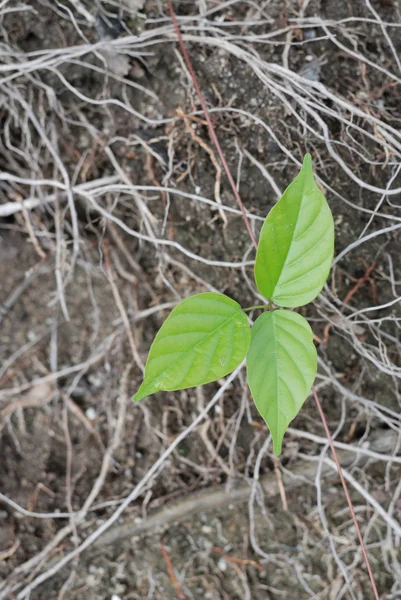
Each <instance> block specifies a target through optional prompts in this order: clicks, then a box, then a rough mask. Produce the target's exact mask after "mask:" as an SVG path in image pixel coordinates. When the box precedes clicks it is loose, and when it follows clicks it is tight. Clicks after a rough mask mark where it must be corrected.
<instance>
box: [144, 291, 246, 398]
mask: <svg viewBox="0 0 401 600" xmlns="http://www.w3.org/2000/svg"><path fill="white" fill-rule="evenodd" d="M250 340H251V332H250V327H249V325H248V320H247V317H246V315H245V313H244V312H242V310H241V307H240V305H239V304H238V303H237V302H235V301H234V300H231V298H228V297H227V296H224V295H223V294H215V293H212V292H207V293H204V294H197V295H195V296H190V297H189V298H187V299H186V300H183V301H182V302H180V304H178V306H176V307H175V308H174V309H173V310H172V312H171V313H170V315H169V316H168V317H167V319H166V321H165V322H164V323H163V325H162V327H161V329H160V330H159V332H158V333H157V335H156V337H155V339H154V342H153V344H152V346H151V348H150V352H149V356H148V360H147V362H146V366H145V378H144V381H143V383H142V385H141V387H140V388H139V390H138V391H137V393H136V394H135V396H134V398H133V400H134V401H139V400H141V399H142V398H144V397H145V396H149V395H150V394H154V393H155V392H158V391H160V390H169V391H172V390H181V389H184V388H189V387H194V386H197V385H202V384H204V383H209V382H211V381H216V379H220V377H224V375H227V374H228V373H231V371H233V370H234V369H235V368H236V367H238V365H239V364H240V363H241V362H242V361H243V360H244V358H245V356H246V353H247V351H248V348H249V343H250Z"/></svg>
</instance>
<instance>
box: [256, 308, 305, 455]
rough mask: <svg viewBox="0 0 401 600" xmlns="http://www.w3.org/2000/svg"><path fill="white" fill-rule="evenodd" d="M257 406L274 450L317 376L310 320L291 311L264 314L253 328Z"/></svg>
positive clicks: (279, 443)
mask: <svg viewBox="0 0 401 600" xmlns="http://www.w3.org/2000/svg"><path fill="white" fill-rule="evenodd" d="M246 362H247V371H248V383H249V387H250V390H251V392H252V396H253V399H254V401H255V404H256V408H257V409H258V411H259V412H260V414H261V416H262V417H263V419H264V420H265V422H266V425H267V426H268V427H269V429H270V432H271V434H272V437H273V442H274V453H275V454H276V455H278V454H280V452H281V445H282V442H283V437H284V434H285V432H286V430H287V427H288V425H289V423H290V422H291V421H292V419H294V417H296V415H297V414H298V412H299V411H300V409H301V407H302V404H303V403H304V401H305V399H306V397H307V395H308V394H309V392H310V389H311V387H312V385H313V381H314V379H315V376H316V369H317V354H316V348H315V346H314V344H313V333H312V330H311V328H310V327H309V324H308V322H307V321H306V320H305V319H304V318H303V317H302V316H301V315H299V314H297V313H295V312H292V311H289V310H275V311H274V312H265V313H263V314H262V315H261V316H260V317H259V318H258V319H257V320H256V321H255V324H254V326H253V327H252V339H251V345H250V348H249V351H248V355H247V358H246Z"/></svg>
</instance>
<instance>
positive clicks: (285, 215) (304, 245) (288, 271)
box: [255, 154, 334, 307]
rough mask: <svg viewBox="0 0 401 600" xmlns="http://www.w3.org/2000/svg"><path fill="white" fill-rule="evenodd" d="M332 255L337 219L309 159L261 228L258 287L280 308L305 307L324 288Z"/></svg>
mask: <svg viewBox="0 0 401 600" xmlns="http://www.w3.org/2000/svg"><path fill="white" fill-rule="evenodd" d="M333 254H334V223H333V217H332V214H331V211H330V208H329V206H328V204H327V202H326V199H325V197H324V196H323V194H322V192H321V191H320V189H319V188H318V186H317V185H316V183H315V180H314V178H313V171H312V159H311V156H310V154H307V155H306V156H305V159H304V164H303V166H302V169H301V171H300V173H299V174H298V176H297V177H296V178H295V179H294V181H293V182H292V183H291V185H289V187H288V188H287V189H286V190H285V192H284V194H283V195H282V197H281V199H280V200H279V201H278V202H277V204H276V205H275V206H274V207H273V208H272V210H271V211H270V213H269V214H268V215H267V218H266V220H265V222H264V224H263V227H262V231H261V233H260V238H259V245H258V250H257V254H256V263H255V281H256V285H257V288H258V290H259V291H260V293H261V294H262V295H263V296H264V297H265V298H267V299H268V300H272V301H273V302H274V303H275V304H277V305H278V306H288V307H296V306H302V305H303V304H307V303H308V302H311V301H312V300H313V299H314V298H316V296H317V295H318V294H319V292H320V291H321V289H322V288H323V286H324V283H325V281H326V279H327V277H328V274H329V271H330V267H331V263H332V260H333Z"/></svg>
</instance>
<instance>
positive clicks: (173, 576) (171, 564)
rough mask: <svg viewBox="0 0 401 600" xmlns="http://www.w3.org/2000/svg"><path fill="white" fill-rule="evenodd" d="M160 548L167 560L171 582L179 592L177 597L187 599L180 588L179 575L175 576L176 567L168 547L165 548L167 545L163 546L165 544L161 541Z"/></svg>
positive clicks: (182, 599) (181, 599)
mask: <svg viewBox="0 0 401 600" xmlns="http://www.w3.org/2000/svg"><path fill="white" fill-rule="evenodd" d="M160 550H161V552H162V554H163V558H164V560H165V562H166V565H167V572H168V576H169V577H170V579H171V583H172V584H173V586H174V589H175V591H176V593H177V598H178V600H185V596H184V594H183V591H182V589H181V588H180V584H179V583H178V580H177V577H176V576H175V573H174V568H173V563H172V562H171V558H170V555H169V553H168V552H167V549H166V548H165V546H163V544H162V543H161V542H160Z"/></svg>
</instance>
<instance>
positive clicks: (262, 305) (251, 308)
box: [242, 303, 271, 312]
mask: <svg viewBox="0 0 401 600" xmlns="http://www.w3.org/2000/svg"><path fill="white" fill-rule="evenodd" d="M259 308H262V309H263V308H267V310H271V304H269V303H268V304H258V305H257V306H248V308H243V309H242V310H243V312H250V311H251V310H257V309H259Z"/></svg>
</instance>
